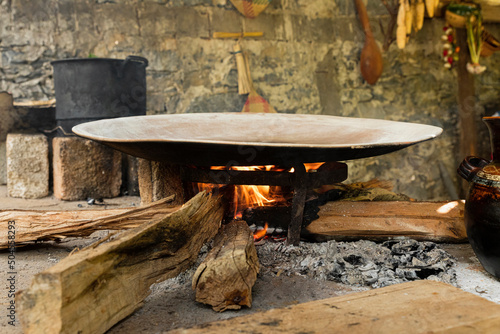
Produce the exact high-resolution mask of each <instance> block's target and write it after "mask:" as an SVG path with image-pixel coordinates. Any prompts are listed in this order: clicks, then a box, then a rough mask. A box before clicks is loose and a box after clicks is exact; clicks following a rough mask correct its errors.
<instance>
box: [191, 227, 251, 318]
mask: <svg viewBox="0 0 500 334" xmlns="http://www.w3.org/2000/svg"><path fill="white" fill-rule="evenodd" d="M253 240H254V239H253V234H252V232H251V231H250V229H249V228H248V225H247V223H246V222H245V221H242V220H235V221H232V222H231V223H229V224H227V225H225V226H224V227H223V228H221V230H220V231H219V234H217V236H216V237H215V239H214V246H213V248H212V250H211V251H210V252H209V253H208V255H207V257H206V259H205V260H204V261H203V262H202V264H201V265H200V266H199V267H198V270H196V273H195V274H194V277H193V290H195V291H196V301H198V302H200V303H204V304H209V305H211V306H212V307H213V309H214V310H215V311H218V312H222V311H225V310H228V309H232V310H235V309H240V308H241V306H248V307H251V306H252V287H253V285H254V283H255V280H256V279H257V273H258V272H259V260H258V258H257V251H256V250H255V245H254V241H253Z"/></svg>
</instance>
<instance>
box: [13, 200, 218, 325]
mask: <svg viewBox="0 0 500 334" xmlns="http://www.w3.org/2000/svg"><path fill="white" fill-rule="evenodd" d="M223 206H224V205H223V202H222V200H221V197H220V196H215V195H211V194H207V193H200V194H198V195H196V196H195V197H194V198H193V199H191V200H190V201H189V202H188V203H186V204H185V205H184V206H182V208H180V209H179V210H178V211H176V212H174V213H172V214H169V215H167V216H165V217H164V218H162V219H158V220H156V221H152V222H150V223H147V224H143V225H141V226H139V227H137V228H134V229H131V230H128V231H125V232H123V233H121V234H119V235H118V236H116V237H115V239H113V240H110V241H109V240H107V242H104V243H99V244H98V245H97V246H94V245H92V246H89V247H88V248H85V249H83V250H82V251H79V252H76V253H73V254H72V255H70V256H68V257H67V258H65V259H63V260H62V261H61V262H59V263H58V264H56V265H55V266H53V267H51V268H49V269H47V270H45V271H43V272H41V273H39V274H37V275H36V276H35V277H34V278H33V281H32V282H31V286H30V287H29V288H28V289H27V290H24V291H21V292H20V293H19V294H18V295H17V298H16V304H17V305H19V307H20V313H19V315H20V320H21V323H22V325H23V330H24V332H25V333H27V334H29V333H104V332H105V331H106V330H108V329H109V328H111V327H112V326H113V325H115V324H116V323H117V322H118V321H120V320H122V319H123V318H125V317H127V316H129V315H130V314H131V313H132V312H134V311H135V310H136V309H137V308H139V307H140V306H141V305H142V303H143V301H144V299H145V298H146V297H147V296H148V295H149V293H150V286H151V285H152V284H153V283H156V282H159V281H162V280H165V279H167V278H172V277H175V276H177V275H178V274H179V273H181V272H182V271H184V270H186V269H188V268H189V267H190V266H191V265H192V264H193V263H194V262H195V260H196V258H197V257H198V253H199V251H200V249H201V247H202V245H203V244H204V243H205V242H207V241H208V240H210V239H211V238H213V236H214V235H215V234H216V233H217V230H218V228H219V226H220V222H221V220H222V215H223V211H224V208H223Z"/></svg>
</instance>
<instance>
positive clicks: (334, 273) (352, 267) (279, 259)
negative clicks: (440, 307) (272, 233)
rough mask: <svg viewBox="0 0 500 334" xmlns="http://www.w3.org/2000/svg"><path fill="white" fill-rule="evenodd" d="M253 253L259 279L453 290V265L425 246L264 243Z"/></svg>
mask: <svg viewBox="0 0 500 334" xmlns="http://www.w3.org/2000/svg"><path fill="white" fill-rule="evenodd" d="M257 253H258V255H259V260H260V263H261V273H262V274H264V273H265V274H274V275H287V276H290V275H302V276H306V277H309V278H313V279H318V280H330V281H335V282H340V283H344V284H348V285H351V286H371V287H373V288H379V287H384V286H388V285H392V284H397V283H403V282H407V281H414V280H420V279H429V280H438V281H442V282H445V283H449V284H453V285H456V274H455V270H454V269H453V267H454V265H455V263H456V260H455V259H454V258H453V257H452V256H451V255H450V254H448V253H447V252H446V251H444V250H443V249H441V248H439V246H438V245H437V244H436V243H433V242H428V241H424V242H418V241H416V240H413V239H399V240H390V241H385V242H382V243H375V242H372V241H367V240H360V241H356V242H337V241H329V242H324V243H305V242H301V244H300V246H298V247H294V246H287V245H286V244H285V243H283V242H279V243H277V242H266V243H264V244H262V245H258V246H257Z"/></svg>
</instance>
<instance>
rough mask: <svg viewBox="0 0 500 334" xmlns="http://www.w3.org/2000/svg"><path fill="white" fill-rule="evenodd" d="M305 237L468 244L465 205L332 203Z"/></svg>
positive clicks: (309, 227) (453, 203)
mask: <svg viewBox="0 0 500 334" xmlns="http://www.w3.org/2000/svg"><path fill="white" fill-rule="evenodd" d="M303 232H304V234H305V235H306V234H307V235H308V236H309V237H313V238H314V239H319V240H328V239H335V240H350V239H361V238H362V239H370V240H376V241H377V240H384V239H387V238H391V237H395V236H405V237H410V238H413V239H416V240H421V241H423V240H428V241H434V242H466V241H467V234H466V231H465V224H464V203H463V201H453V202H392V201H389V202H344V201H339V202H329V203H327V204H325V205H324V206H322V207H321V210H320V211H319V219H317V220H315V221H313V222H312V223H311V224H309V225H308V226H307V227H306V228H305V230H303Z"/></svg>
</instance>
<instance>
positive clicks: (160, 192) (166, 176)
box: [138, 159, 184, 205]
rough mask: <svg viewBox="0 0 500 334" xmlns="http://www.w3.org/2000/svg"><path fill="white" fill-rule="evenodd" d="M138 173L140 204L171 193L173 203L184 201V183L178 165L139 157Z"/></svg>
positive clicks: (156, 199)
mask: <svg viewBox="0 0 500 334" xmlns="http://www.w3.org/2000/svg"><path fill="white" fill-rule="evenodd" d="M138 174H139V192H140V196H141V203H142V204H148V203H151V202H155V201H158V200H160V199H162V198H165V197H169V196H171V195H175V199H174V200H173V202H172V203H173V204H175V205H181V204H183V203H184V185H183V183H182V180H181V174H180V167H179V166H177V165H172V164H169V163H165V162H158V161H149V160H145V159H139V167H138Z"/></svg>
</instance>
